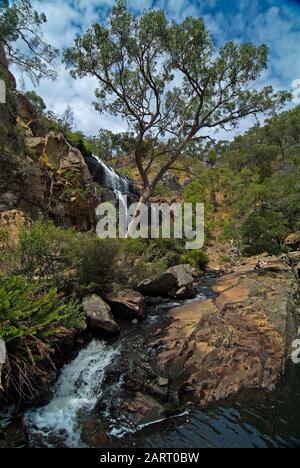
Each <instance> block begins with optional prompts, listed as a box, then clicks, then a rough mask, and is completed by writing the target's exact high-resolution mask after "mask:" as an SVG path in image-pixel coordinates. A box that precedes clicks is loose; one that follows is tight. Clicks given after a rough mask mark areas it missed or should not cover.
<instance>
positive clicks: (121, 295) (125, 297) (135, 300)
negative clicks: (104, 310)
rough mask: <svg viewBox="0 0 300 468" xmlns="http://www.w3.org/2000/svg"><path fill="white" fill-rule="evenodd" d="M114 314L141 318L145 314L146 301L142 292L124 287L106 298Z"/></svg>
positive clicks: (126, 317)
mask: <svg viewBox="0 0 300 468" xmlns="http://www.w3.org/2000/svg"><path fill="white" fill-rule="evenodd" d="M106 300H107V302H108V304H109V305H110V306H111V309H112V312H113V314H114V315H117V316H119V317H120V318H125V319H129V320H132V319H139V320H140V319H142V318H144V317H145V315H146V303H145V300H144V297H143V296H142V294H140V293H139V292H137V291H134V290H132V289H125V290H123V291H119V292H117V293H115V294H112V295H110V296H108V297H107V298H106Z"/></svg>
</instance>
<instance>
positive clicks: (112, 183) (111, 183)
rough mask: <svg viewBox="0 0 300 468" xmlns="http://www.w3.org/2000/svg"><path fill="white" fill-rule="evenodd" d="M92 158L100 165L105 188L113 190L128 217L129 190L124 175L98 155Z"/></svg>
mask: <svg viewBox="0 0 300 468" xmlns="http://www.w3.org/2000/svg"><path fill="white" fill-rule="evenodd" d="M93 158H94V159H95V160H96V161H97V162H98V164H99V166H101V168H102V171H103V175H104V180H103V185H104V186H105V187H107V188H110V189H112V190H113V192H114V194H115V196H116V199H117V200H118V201H119V203H120V206H122V208H123V210H124V213H126V218H127V219H128V215H127V213H128V206H127V199H126V195H127V194H128V192H129V183H128V180H127V179H126V177H121V176H119V175H118V174H117V173H116V172H115V171H114V170H113V169H112V168H111V167H110V166H108V165H107V164H105V163H104V162H103V161H102V159H100V158H99V157H98V156H95V155H93Z"/></svg>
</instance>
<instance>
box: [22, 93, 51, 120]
mask: <svg viewBox="0 0 300 468" xmlns="http://www.w3.org/2000/svg"><path fill="white" fill-rule="evenodd" d="M25 96H27V97H28V99H29V101H30V102H31V104H32V105H33V106H34V107H35V108H36V109H37V111H38V112H39V113H40V114H41V113H42V112H44V110H45V109H46V108H47V106H46V104H45V102H44V100H43V98H42V97H41V96H39V95H38V94H37V93H36V92H35V91H27V92H26V93H25Z"/></svg>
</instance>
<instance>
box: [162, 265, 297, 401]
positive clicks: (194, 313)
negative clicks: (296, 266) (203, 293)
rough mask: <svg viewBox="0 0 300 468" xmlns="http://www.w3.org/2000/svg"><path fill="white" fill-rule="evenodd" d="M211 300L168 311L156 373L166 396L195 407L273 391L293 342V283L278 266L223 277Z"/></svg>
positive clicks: (290, 275)
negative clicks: (183, 396)
mask: <svg viewBox="0 0 300 468" xmlns="http://www.w3.org/2000/svg"><path fill="white" fill-rule="evenodd" d="M214 289H215V290H216V292H219V293H220V294H219V295H218V296H217V297H216V299H214V300H207V301H204V302H196V303H191V304H187V305H185V306H183V307H180V308H177V309H174V310H173V311H171V324H170V326H169V327H168V329H167V331H166V334H165V337H164V338H162V339H160V342H159V352H158V354H157V365H158V370H159V373H160V375H163V376H165V377H167V378H168V379H169V382H170V390H172V391H173V392H174V391H175V392H177V393H180V392H181V390H182V389H183V388H184V389H185V391H187V392H188V395H189V399H192V400H193V401H195V402H197V403H198V404H199V405H201V406H206V405H208V404H209V403H212V402H214V401H218V400H220V399H223V398H226V397H228V396H229V395H232V394H235V393H237V392H239V391H240V390H242V389H246V388H247V389H249V388H264V389H272V388H274V386H275V385H276V383H277V382H278V380H279V379H280V378H281V377H282V375H283V372H284V369H285V364H286V361H287V358H288V353H289V349H290V346H291V342H292V340H293V338H294V337H295V336H296V334H297V329H298V317H297V291H298V282H297V280H296V278H295V276H294V274H293V272H292V270H291V269H290V268H289V267H287V266H285V265H284V264H283V263H280V264H276V265H269V266H268V267H267V268H266V269H265V270H263V271H261V272H259V273H257V272H254V271H253V270H250V271H248V272H245V269H244V271H243V272H242V273H241V272H237V273H234V274H231V275H227V276H225V277H223V278H221V280H220V281H219V282H217V284H216V285H215V287H214Z"/></svg>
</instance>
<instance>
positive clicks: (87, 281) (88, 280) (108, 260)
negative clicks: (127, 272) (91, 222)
mask: <svg viewBox="0 0 300 468" xmlns="http://www.w3.org/2000/svg"><path fill="white" fill-rule="evenodd" d="M118 252H119V247H118V241H117V240H114V239H98V238H97V237H96V236H95V234H94V233H88V234H82V235H80V236H78V237H77V238H76V239H75V240H74V241H73V243H72V244H71V246H70V248H69V262H70V264H72V266H73V267H74V268H75V269H76V271H77V288H78V290H79V291H82V292H85V291H87V290H93V291H98V292H102V291H104V290H106V289H107V286H108V284H109V283H110V282H112V281H113V280H114V279H115V277H116V274H117V256H118Z"/></svg>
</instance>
